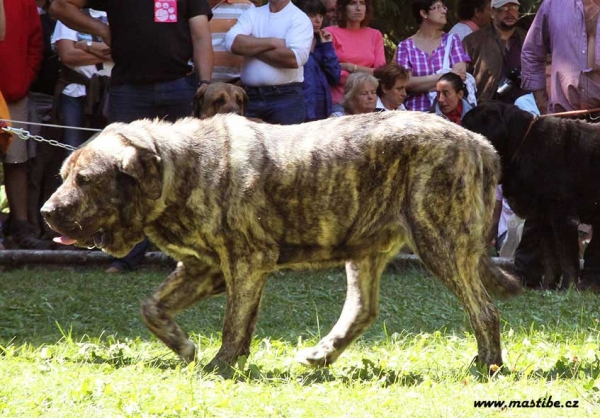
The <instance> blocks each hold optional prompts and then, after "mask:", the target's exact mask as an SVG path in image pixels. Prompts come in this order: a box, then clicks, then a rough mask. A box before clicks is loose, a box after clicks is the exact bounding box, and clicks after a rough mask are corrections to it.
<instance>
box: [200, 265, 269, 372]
mask: <svg viewBox="0 0 600 418" xmlns="http://www.w3.org/2000/svg"><path fill="white" fill-rule="evenodd" d="M252 270H254V266H252V265H248V264H247V263H245V262H244V263H237V265H236V266H234V267H233V268H232V270H231V279H228V281H227V307H226V309H225V319H224V323H223V342H222V345H221V348H220V349H219V352H218V353H217V355H216V356H215V358H214V359H213V360H212V361H211V362H210V364H209V366H208V368H211V369H215V370H219V371H220V372H225V371H226V369H228V368H229V366H232V365H233V364H234V363H235V362H236V360H237V359H238V357H239V356H247V355H248V354H250V343H251V341H252V333H253V332H254V326H255V325H256V320H257V319H258V310H259V308H260V301H261V299H262V294H263V290H264V287H265V283H266V279H267V274H266V273H264V272H253V271H252ZM226 277H227V274H226Z"/></svg>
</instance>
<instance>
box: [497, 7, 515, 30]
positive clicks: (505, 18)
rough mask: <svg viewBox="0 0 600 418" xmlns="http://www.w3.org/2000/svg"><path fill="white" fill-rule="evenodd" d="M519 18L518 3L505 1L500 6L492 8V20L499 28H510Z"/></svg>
mask: <svg viewBox="0 0 600 418" xmlns="http://www.w3.org/2000/svg"><path fill="white" fill-rule="evenodd" d="M517 20H519V5H518V4H517V3H507V4H505V5H504V6H502V7H498V8H495V9H492V21H493V22H494V25H495V26H496V27H498V28H500V29H504V30H508V29H512V28H513V27H514V26H515V25H516V24H517Z"/></svg>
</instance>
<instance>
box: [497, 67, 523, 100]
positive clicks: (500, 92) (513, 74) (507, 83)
mask: <svg viewBox="0 0 600 418" xmlns="http://www.w3.org/2000/svg"><path fill="white" fill-rule="evenodd" d="M515 87H517V88H519V87H521V69H520V68H511V70H510V71H509V72H508V74H507V75H506V77H504V79H503V80H502V81H501V82H500V84H499V85H498V89H497V90H496V96H498V97H499V98H500V99H503V98H505V97H507V96H508V94H509V93H510V92H511V91H513V90H514V88H515Z"/></svg>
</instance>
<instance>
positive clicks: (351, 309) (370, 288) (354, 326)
mask: <svg viewBox="0 0 600 418" xmlns="http://www.w3.org/2000/svg"><path fill="white" fill-rule="evenodd" d="M396 252H397V251H389V252H387V253H378V254H374V255H370V256H368V257H366V258H365V259H362V260H359V261H349V262H347V263H346V275H347V281H348V288H347V290H346V301H345V302H344V308H343V309H342V314H341V315H340V318H339V319H338V321H337V323H336V324H335V326H334V327H333V329H332V330H331V331H330V332H329V334H327V336H325V337H324V338H323V339H322V340H321V341H319V343H318V344H317V345H316V346H314V347H309V348H306V349H304V350H302V351H300V352H299V353H298V355H297V356H296V360H298V361H299V362H300V363H302V364H305V365H309V366H325V365H327V364H331V363H333V362H334V361H335V360H336V359H337V358H338V357H339V356H340V355H341V354H342V353H343V352H344V350H345V349H346V347H348V346H349V345H350V343H351V342H352V341H354V340H355V339H356V338H358V337H359V336H360V335H361V334H362V333H363V332H364V331H365V330H366V329H367V328H368V327H369V326H370V325H371V324H372V323H373V321H374V320H375V318H376V316H377V313H378V311H379V280H380V277H381V274H382V272H383V270H384V268H385V266H386V264H387V262H388V260H389V258H390V257H391V255H393V254H395V253H396Z"/></svg>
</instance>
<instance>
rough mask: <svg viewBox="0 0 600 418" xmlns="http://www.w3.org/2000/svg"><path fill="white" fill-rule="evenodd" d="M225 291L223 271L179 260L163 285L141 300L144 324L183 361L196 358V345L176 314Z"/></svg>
mask: <svg viewBox="0 0 600 418" xmlns="http://www.w3.org/2000/svg"><path fill="white" fill-rule="evenodd" d="M224 291H225V279H224V277H223V273H222V272H221V271H220V270H219V269H218V268H216V267H211V266H207V265H205V264H198V263H196V262H185V263H182V262H180V263H178V265H177V268H176V269H175V270H174V271H173V272H172V273H171V274H170V275H169V277H168V278H167V279H166V280H165V281H164V282H163V283H162V284H161V285H160V287H159V288H158V289H157V290H156V291H155V292H154V294H153V295H152V296H150V297H149V298H148V299H147V300H146V301H145V302H143V303H142V307H141V314H142V318H143V319H144V323H145V324H146V326H147V327H148V329H149V330H150V331H152V333H154V335H156V336H157V337H158V338H159V339H160V340H161V341H162V342H164V343H165V344H166V345H167V347H169V348H170V349H171V350H173V351H174V352H175V353H177V354H178V355H179V356H180V357H181V358H182V359H183V360H184V361H186V362H191V361H193V360H194V359H195V355H196V347H195V345H194V343H192V342H191V341H190V340H189V337H188V335H187V333H186V332H185V331H183V330H182V329H181V328H180V327H179V325H177V323H176V322H175V321H174V320H173V317H174V316H175V315H176V314H177V313H178V312H180V311H181V310H183V309H185V308H186V307H188V306H190V305H192V304H193V303H195V302H197V301H199V300H201V299H204V298H207V297H209V296H213V295H217V294H220V293H223V292H224Z"/></svg>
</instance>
